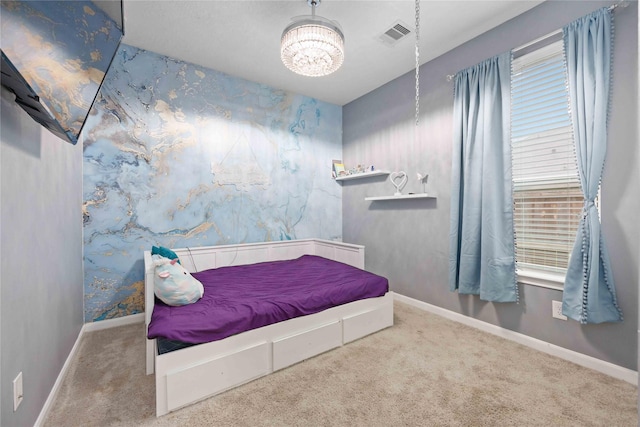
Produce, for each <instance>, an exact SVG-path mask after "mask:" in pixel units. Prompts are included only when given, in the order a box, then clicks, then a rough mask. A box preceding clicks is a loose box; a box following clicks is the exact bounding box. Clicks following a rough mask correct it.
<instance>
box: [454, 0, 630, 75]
mask: <svg viewBox="0 0 640 427" xmlns="http://www.w3.org/2000/svg"><path fill="white" fill-rule="evenodd" d="M629 2H630V0H620V1H619V2H617V3H614V4H612V5H611V6H609V7H608V8H607V9H609V10H610V11H614V10H616V9H617V8H621V9H624V8H626V7H628V6H629ZM560 34H562V28H559V29H557V30H554V31H552V32H550V33H548V34H545V35H544V36H542V37H538V38H537V39H535V40H532V41H530V42H528V43H525V44H523V45H522V46H518V47H516V48H515V49H512V50H511V52H513V53H514V54H517V53H518V52H520V51H521V50H523V49H526V48H528V47H530V46H532V45H534V44H536V43H540V42H543V41H545V40H547V39H550V38H552V37H555V36H558V35H560ZM455 76H456V75H455V74H447V75H446V79H447V81H448V82H450V81H451V80H453V78H454V77H455Z"/></svg>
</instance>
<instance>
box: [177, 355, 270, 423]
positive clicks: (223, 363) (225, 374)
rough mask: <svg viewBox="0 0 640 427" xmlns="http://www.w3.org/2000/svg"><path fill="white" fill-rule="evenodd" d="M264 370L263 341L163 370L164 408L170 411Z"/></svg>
mask: <svg viewBox="0 0 640 427" xmlns="http://www.w3.org/2000/svg"><path fill="white" fill-rule="evenodd" d="M268 373H269V344H268V343H267V342H262V343H260V344H257V345H255V346H251V347H248V348H245V349H243V350H240V351H237V352H235V353H232V354H228V355H225V356H222V357H218V358H215V359H211V360H208V361H205V362H203V363H199V364H197V365H194V366H191V367H189V368H186V369H183V370H180V371H174V372H170V373H167V406H168V410H169V411H172V410H174V409H176V408H179V407H181V406H184V405H186V404H188V403H192V402H195V401H197V400H200V399H204V398H205V397H208V396H211V395H214V394H216V393H220V392H222V391H224V390H226V389H228V388H230V387H233V386H236V385H238V384H241V383H243V382H248V381H250V380H253V379H255V378H258V377H261V376H263V375H266V374H268Z"/></svg>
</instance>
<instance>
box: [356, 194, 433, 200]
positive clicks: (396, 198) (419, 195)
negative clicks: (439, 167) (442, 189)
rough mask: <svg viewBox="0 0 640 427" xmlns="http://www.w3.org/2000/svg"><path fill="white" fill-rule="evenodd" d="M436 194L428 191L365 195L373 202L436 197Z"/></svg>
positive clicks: (366, 198)
mask: <svg viewBox="0 0 640 427" xmlns="http://www.w3.org/2000/svg"><path fill="white" fill-rule="evenodd" d="M435 198H436V196H432V195H430V194H427V193H418V194H401V195H399V196H377V197H365V198H364V199H365V200H368V201H371V202H377V201H382V200H407V199H435Z"/></svg>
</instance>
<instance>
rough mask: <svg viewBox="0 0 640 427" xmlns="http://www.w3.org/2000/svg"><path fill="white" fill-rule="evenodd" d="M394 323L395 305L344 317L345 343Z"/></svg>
mask: <svg viewBox="0 0 640 427" xmlns="http://www.w3.org/2000/svg"><path fill="white" fill-rule="evenodd" d="M391 325H393V305H390V306H386V305H385V306H382V307H380V308H376V309H373V310H369V311H365V312H362V313H358V314H354V315H352V316H348V317H345V318H344V319H342V326H343V336H344V343H345V344H346V343H348V342H351V341H355V340H357V339H358V338H362V337H364V336H365V335H369V334H372V333H374V332H377V331H379V330H380V329H384V328H386V327H388V326H391Z"/></svg>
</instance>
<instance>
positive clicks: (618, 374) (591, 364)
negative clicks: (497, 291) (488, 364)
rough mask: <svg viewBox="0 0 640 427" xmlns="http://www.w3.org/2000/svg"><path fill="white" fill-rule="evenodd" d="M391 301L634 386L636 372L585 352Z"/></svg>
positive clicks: (421, 304)
mask: <svg viewBox="0 0 640 427" xmlns="http://www.w3.org/2000/svg"><path fill="white" fill-rule="evenodd" d="M394 300H396V301H400V302H403V303H405V304H409V305H411V306H413V307H416V308H419V309H421V310H424V311H428V312H430V313H433V314H437V315H439V316H442V317H444V318H447V319H449V320H453V321H455V322H458V323H462V324H465V325H467V326H471V327H472V328H476V329H479V330H481V331H484V332H488V333H490V334H493V335H497V336H499V337H502V338H505V339H508V340H510V341H514V342H517V343H518V344H522V345H525V346H527V347H530V348H533V349H535V350H538V351H542V352H543V353H547V354H550V355H552V356H556V357H559V358H561V359H564V360H568V361H570V362H573V363H576V364H578V365H580V366H584V367H586V368H590V369H593V370H595V371H598V372H601V373H603V374H606V375H609V376H611V377H614V378H617V379H619V380H623V381H626V382H628V383H630V384H633V385H635V386H637V385H638V372H637V371H634V370H631V369H627V368H624V367H622V366H618V365H614V364H613V363H610V362H606V361H604V360H600V359H597V358H595V357H592V356H587V355H586V354H582V353H578V352H576V351H573V350H569V349H566V348H564V347H560V346H557V345H555V344H551V343H548V342H546V341H542V340H539V339H537V338H532V337H530V336H528V335H524V334H521V333H519V332H514V331H512V330H510V329H505V328H502V327H500V326H497V325H493V324H491V323H487V322H483V321H482V320H478V319H474V318H473V317H469V316H465V315H464V314H460V313H456V312H454V311H451V310H447V309H445V308H442V307H438V306H435V305H432V304H428V303H426V302H422V301H419V300H417V299H414V298H410V297H407V296H404V295H400V294H398V293H394Z"/></svg>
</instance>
